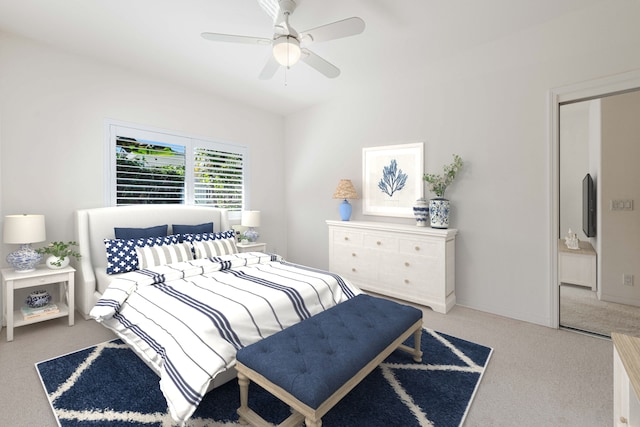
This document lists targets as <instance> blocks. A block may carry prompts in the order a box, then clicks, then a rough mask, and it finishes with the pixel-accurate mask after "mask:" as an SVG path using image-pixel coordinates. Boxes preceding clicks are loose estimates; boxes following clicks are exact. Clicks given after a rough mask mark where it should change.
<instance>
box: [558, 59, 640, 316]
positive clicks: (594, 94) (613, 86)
mask: <svg viewBox="0 0 640 427" xmlns="http://www.w3.org/2000/svg"><path fill="white" fill-rule="evenodd" d="M637 88H640V69H638V70H632V71H628V72H625V73H621V74H615V75H612V76H607V77H602V78H598V79H594V80H589V81H585V82H581V83H577V84H573V85H569V86H562V87H558V88H554V89H551V90H550V91H549V118H548V123H549V126H548V128H549V129H548V130H549V135H548V141H549V164H550V168H549V170H550V174H551V176H550V180H549V183H550V184H549V185H550V188H549V195H550V201H549V208H550V218H551V221H550V230H549V245H550V248H551V251H550V254H551V259H550V263H549V265H551V272H550V278H549V283H550V284H551V285H550V286H551V289H550V292H549V295H550V302H549V304H550V307H551V318H550V325H549V326H551V327H552V328H556V329H558V328H559V327H560V286H559V283H558V239H559V232H560V230H559V227H560V105H561V104H566V103H569V102H574V101H582V100H588V99H593V98H600V97H603V96H605V95H611V94H616V93H622V92H627V91H630V90H633V89H637ZM598 275H599V274H598Z"/></svg>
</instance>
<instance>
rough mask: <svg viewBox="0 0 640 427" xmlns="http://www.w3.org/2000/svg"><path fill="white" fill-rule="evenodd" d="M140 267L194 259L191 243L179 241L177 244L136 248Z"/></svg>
mask: <svg viewBox="0 0 640 427" xmlns="http://www.w3.org/2000/svg"><path fill="white" fill-rule="evenodd" d="M136 253H137V254H138V265H139V268H140V269H144V268H148V267H155V266H157V265H166V264H172V263H174V262H182V261H190V260H192V259H193V254H192V253H191V245H190V244H188V243H177V244H175V245H158V246H143V247H138V248H136Z"/></svg>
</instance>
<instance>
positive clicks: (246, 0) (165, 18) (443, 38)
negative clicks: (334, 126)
mask: <svg viewBox="0 0 640 427" xmlns="http://www.w3.org/2000/svg"><path fill="white" fill-rule="evenodd" d="M602 1H606V0H483V1H477V0H439V1H437V0H298V1H297V3H298V8H297V10H296V11H295V13H294V14H293V15H292V17H291V19H290V23H291V25H292V26H293V27H294V28H295V29H296V30H297V31H299V32H302V31H304V30H306V29H310V28H313V27H317V26H319V25H323V24H327V23H330V22H333V21H337V20H341V19H344V18H348V17H351V16H359V17H361V18H362V19H364V21H365V23H366V28H365V31H364V33H362V34H360V35H358V36H353V37H349V38H344V39H339V40H332V41H328V42H324V43H318V44H316V45H313V46H310V49H311V50H313V51H314V52H315V53H317V54H319V55H320V56H322V57H324V58H325V59H326V60H328V61H329V62H331V63H333V64H334V65H336V66H338V67H339V68H340V69H341V71H342V73H341V75H340V76H339V77H338V78H336V79H327V78H326V77H324V76H323V75H321V74H319V73H318V72H316V71H315V70H313V69H311V68H310V67H308V66H307V65H306V64H304V63H299V64H297V65H295V66H294V67H292V68H291V69H290V70H287V71H286V73H285V70H284V69H282V68H281V69H280V70H279V71H278V72H277V73H276V75H275V77H274V78H273V79H271V80H269V81H262V80H259V79H258V78H257V76H258V74H259V73H260V71H261V70H262V67H263V65H264V63H265V60H266V58H267V55H268V54H269V52H270V50H269V47H265V46H251V45H243V44H223V43H215V42H211V41H207V40H204V39H202V38H201V37H200V33H202V32H205V31H208V32H218V33H229V34H238V35H250V36H257V37H271V36H272V35H273V29H272V21H271V18H269V17H268V16H267V14H266V13H265V12H264V11H263V10H262V8H261V7H260V6H259V5H258V2H257V0H0V31H5V32H9V33H14V34H17V35H20V36H24V37H27V38H30V39H34V40H37V41H41V42H44V43H48V44H50V45H53V46H55V47H57V48H60V49H63V50H65V51H68V52H72V53H76V54H79V55H83V56H88V57H93V58H96V59H97V60H100V61H104V62H107V63H113V64H117V65H119V66H122V67H126V68H129V69H131V70H135V71H137V72H142V73H145V74H146V75H151V76H157V77H158V78H162V79H169V80H171V81H175V82H178V83H180V84H183V85H188V86H190V87H193V88H197V89H198V90H202V91H206V92H210V93H215V94H218V95H222V96H224V97H227V98H230V99H234V100H237V101H239V102H242V103H246V104H250V105H254V106H256V107H259V108H262V109H265V110H269V111H273V112H275V113H278V114H283V115H286V114H289V113H291V112H294V111H296V110H298V109H302V108H306V107H308V106H311V105H314V104H317V103H319V102H322V101H324V100H326V99H328V98H331V97H334V96H338V95H340V94H341V93H345V92H349V91H360V90H366V89H367V88H370V87H375V86H377V85H380V84H384V83H385V82H393V79H394V76H397V75H398V74H399V71H402V69H412V70H420V69H425V68H426V67H428V66H429V64H430V63H433V62H434V61H438V60H440V59H442V58H445V57H448V56H452V55H455V54H456V53H458V52H462V51H464V50H467V49H471V48H473V47H475V46H478V45H481V44H484V43H488V42H491V41H493V40H497V39H500V38H502V37H506V36H508V35H510V34H513V33H515V32H518V31H522V30H524V29H526V28H528V27H532V26H535V25H539V24H541V23H543V22H545V21H548V20H551V19H554V18H555V17H557V16H560V15H563V14H566V13H570V12H573V11H575V10H578V9H580V8H584V7H587V6H590V5H592V4H594V3H598V2H602ZM0 66H1V64H0Z"/></svg>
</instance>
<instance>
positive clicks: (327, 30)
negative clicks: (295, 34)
mask: <svg viewBox="0 0 640 427" xmlns="http://www.w3.org/2000/svg"><path fill="white" fill-rule="evenodd" d="M364 27H365V24H364V21H363V20H362V19H360V18H358V17H353V18H347V19H343V20H342V21H336V22H333V23H331V24H326V25H321V26H319V27H316V28H312V29H310V30H307V31H303V32H302V33H301V37H302V41H304V42H307V43H308V42H324V41H327V40H334V39H339V38H342V37H349V36H355V35H356V34H360V33H361V32H363V31H364Z"/></svg>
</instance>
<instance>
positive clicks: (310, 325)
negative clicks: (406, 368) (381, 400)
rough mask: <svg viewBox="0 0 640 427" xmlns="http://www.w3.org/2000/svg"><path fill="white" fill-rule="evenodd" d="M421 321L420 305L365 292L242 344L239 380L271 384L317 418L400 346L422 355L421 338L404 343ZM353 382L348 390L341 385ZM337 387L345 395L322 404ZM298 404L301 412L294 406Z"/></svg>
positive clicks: (306, 414) (239, 352)
mask: <svg viewBox="0 0 640 427" xmlns="http://www.w3.org/2000/svg"><path fill="white" fill-rule="evenodd" d="M421 326H422V312H421V311H420V310H418V309H416V308H414V307H409V306H406V305H402V304H398V303H396V302H393V301H389V300H386V299H382V298H376V297H372V296H369V295H365V294H361V295H358V296H356V297H354V298H352V299H350V300H348V301H345V302H343V303H341V304H338V305H337V306H335V307H332V308H330V309H328V310H326V311H323V312H321V313H319V314H317V315H315V316H312V317H310V318H308V319H306V320H304V321H302V322H300V323H298V324H296V325H294V326H291V327H289V328H287V329H285V330H283V331H280V332H278V333H276V334H274V335H272V336H270V337H268V338H266V339H264V340H261V341H259V342H257V343H255V344H252V345H250V346H247V347H245V348H243V349H240V350H239V351H238V354H237V361H238V363H237V366H236V368H237V370H238V373H239V375H238V377H239V379H240V381H241V382H240V384H241V386H242V380H243V379H244V378H248V379H250V380H254V381H256V382H258V383H260V384H261V385H262V386H263V387H265V384H266V385H267V386H273V389H269V388H268V389H269V391H270V392H272V393H273V394H274V395H276V396H277V397H279V398H280V399H282V400H283V401H285V402H286V403H287V404H289V405H291V406H292V408H293V409H294V410H297V411H299V412H303V413H304V412H306V413H305V414H304V415H305V418H309V414H311V415H310V416H311V418H314V420H311V422H312V423H313V422H318V423H319V422H320V421H319V420H320V417H321V416H322V415H324V413H326V411H328V409H330V407H331V406H333V405H335V403H337V402H338V401H339V400H340V399H341V398H342V397H343V396H344V395H345V394H346V393H347V392H348V391H349V390H351V389H352V388H353V387H355V385H357V383H358V382H360V381H361V380H362V379H363V378H364V377H365V376H366V375H367V374H368V373H369V372H370V371H371V370H373V369H374V368H375V367H376V366H377V365H378V364H379V363H380V362H381V361H382V360H384V358H386V357H387V356H388V355H389V354H390V353H391V352H392V351H393V350H395V349H396V348H398V347H400V348H402V349H403V350H406V351H410V352H412V353H413V354H414V359H416V360H420V358H421V356H422V353H421V352H420V344H419V340H416V341H417V347H416V348H409V347H406V346H404V345H401V344H402V342H403V341H404V340H405V339H406V338H407V337H408V336H410V335H411V334H412V333H414V334H415V336H416V337H419V335H418V334H420V333H421ZM378 359H379V360H378ZM363 369H364V370H366V371H367V372H364V373H363V372H361V371H363ZM359 374H361V377H358V375H359ZM354 378H356V379H357V380H354ZM350 382H351V383H352V384H349V386H348V387H346V388H348V389H347V390H341V388H343V387H345V385H347V384H348V383H350ZM247 384H248V381H247ZM265 388H267V387H265ZM274 390H275V391H276V392H275V393H274ZM339 390H340V393H341V395H340V396H337V399H334V400H335V401H334V402H332V403H331V404H330V405H328V406H329V408H321V406H322V405H323V404H324V403H325V402H327V400H329V399H330V398H332V396H334V394H335V393H336V392H338V391H339ZM282 392H284V393H282ZM292 398H293V399H292ZM291 399H292V400H293V401H289V400H291ZM298 403H301V404H302V405H301V406H302V407H303V409H304V410H303V411H300V409H299V408H298V407H296V404H298ZM325 406H327V405H325ZM247 410H248V408H247ZM247 410H244V411H243V408H242V406H241V408H240V409H239V411H238V412H239V413H240V415H241V418H245V421H251V420H250V419H246V418H251V417H245V416H244V415H246V414H245V413H246V412H247ZM243 412H244V413H243ZM254 414H255V413H254ZM294 415H295V414H294ZM258 424H260V423H258ZM311 425H313V424H311ZM317 425H320V424H317Z"/></svg>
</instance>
